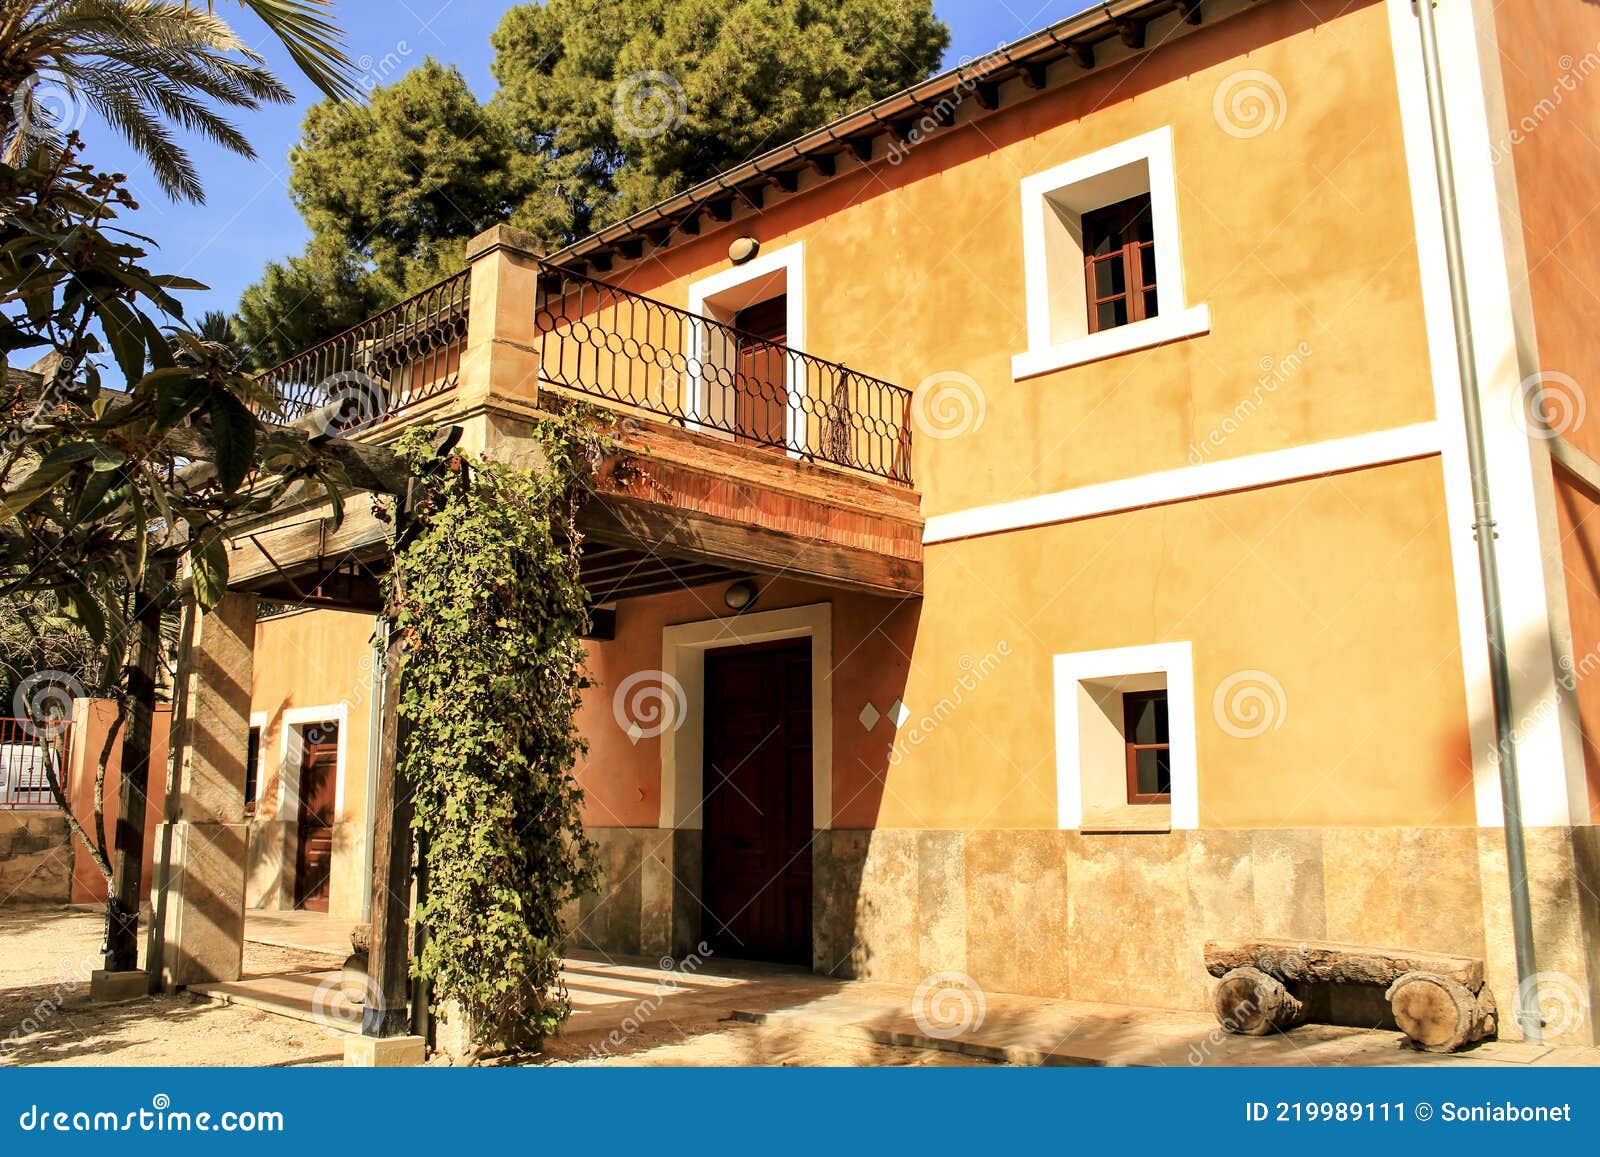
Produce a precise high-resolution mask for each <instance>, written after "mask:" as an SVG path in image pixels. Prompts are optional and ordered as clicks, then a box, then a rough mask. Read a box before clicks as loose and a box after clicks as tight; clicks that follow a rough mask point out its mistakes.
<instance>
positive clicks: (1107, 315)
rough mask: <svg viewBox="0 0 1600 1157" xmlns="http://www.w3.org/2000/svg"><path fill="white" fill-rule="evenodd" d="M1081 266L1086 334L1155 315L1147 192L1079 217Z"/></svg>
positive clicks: (1153, 246)
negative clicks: (1086, 320)
mask: <svg viewBox="0 0 1600 1157" xmlns="http://www.w3.org/2000/svg"><path fill="white" fill-rule="evenodd" d="M1083 264H1084V272H1085V277H1086V280H1085V290H1084V292H1085V294H1086V295H1087V297H1088V305H1089V332H1090V333H1099V332H1100V331H1101V330H1105V329H1114V328H1115V327H1116V326H1119V325H1127V324H1128V323H1129V322H1130V321H1144V320H1145V319H1146V318H1151V317H1155V316H1156V315H1157V304H1158V303H1157V301H1156V238H1155V230H1154V229H1153V228H1152V227H1151V224H1150V194H1149V193H1140V194H1139V195H1138V196H1136V197H1129V198H1128V199H1127V200H1126V201H1118V202H1117V203H1116V204H1115V205H1107V206H1106V207H1105V208H1104V209H1095V210H1094V211H1093V212H1089V213H1085V214H1084V215H1083Z"/></svg>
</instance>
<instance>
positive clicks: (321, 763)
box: [294, 723, 339, 912]
mask: <svg viewBox="0 0 1600 1157" xmlns="http://www.w3.org/2000/svg"><path fill="white" fill-rule="evenodd" d="M303 734H304V740H303V743H302V746H301V755H300V812H299V815H298V816H297V817H296V824H295V826H296V829H297V833H298V835H299V839H298V840H297V841H296V844H295V847H296V849H297V850H296V852H295V865H294V906H295V907H296V908H306V909H309V910H310V911H313V912H326V911H327V910H328V877H329V875H330V874H331V873H332V870H333V818H334V817H333V803H334V792H335V789H336V787H337V783H338V768H339V725H338V724H337V723H315V724H312V725H311V726H309V727H307V728H306V729H305V731H304V733H303Z"/></svg>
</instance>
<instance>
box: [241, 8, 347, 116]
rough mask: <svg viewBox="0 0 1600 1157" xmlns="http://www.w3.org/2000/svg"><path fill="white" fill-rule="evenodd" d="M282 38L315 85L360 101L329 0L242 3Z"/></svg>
mask: <svg viewBox="0 0 1600 1157" xmlns="http://www.w3.org/2000/svg"><path fill="white" fill-rule="evenodd" d="M239 2H240V3H241V4H243V5H244V6H245V7H246V8H248V9H249V10H250V11H251V12H253V13H255V15H256V19H258V20H260V21H261V23H263V24H265V25H266V26H267V28H268V30H269V31H270V32H271V33H272V34H273V35H274V36H276V37H277V38H278V40H279V42H280V43H282V45H283V47H284V49H285V50H286V51H287V52H288V53H289V58H290V59H291V60H293V61H294V62H295V65H296V66H297V67H298V68H299V69H300V71H301V72H303V73H305V75H306V77H307V79H309V80H310V81H311V83H312V84H314V85H316V86H317V87H318V88H320V89H321V90H322V91H323V93H324V94H326V95H327V96H330V97H333V98H334V99H335V100H359V99H360V97H361V91H360V89H358V88H357V87H356V84H355V78H356V68H355V65H354V64H352V63H351V62H350V58H349V56H347V55H346V54H345V51H344V41H343V37H342V36H341V34H340V32H339V28H338V25H336V24H334V23H333V21H331V20H329V19H328V18H327V17H326V16H325V15H323V14H324V13H325V12H327V11H328V8H329V0H239Z"/></svg>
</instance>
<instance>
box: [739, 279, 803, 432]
mask: <svg viewBox="0 0 1600 1157" xmlns="http://www.w3.org/2000/svg"><path fill="white" fill-rule="evenodd" d="M733 328H734V329H736V330H738V331H739V334H740V337H739V354H738V362H737V364H736V366H735V370H736V373H735V375H734V395H733V406H734V412H733V434H734V440H735V441H737V442H751V443H755V444H757V445H762V446H768V447H773V448H781V447H784V446H787V445H788V435H789V390H788V386H787V382H788V374H789V364H788V363H789V358H788V355H787V351H786V350H785V348H784V345H783V343H784V342H785V341H786V340H788V328H789V298H788V296H787V295H779V296H778V297H773V298H769V299H768V300H766V301H762V302H758V303H757V304H755V305H752V306H750V307H749V308H747V309H741V310H740V311H739V312H738V313H736V314H735V315H734V318H733Z"/></svg>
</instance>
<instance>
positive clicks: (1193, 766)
mask: <svg viewBox="0 0 1600 1157" xmlns="http://www.w3.org/2000/svg"><path fill="white" fill-rule="evenodd" d="M1156 676H1159V677H1160V678H1161V682H1162V684H1164V686H1165V687H1166V692H1167V731H1168V741H1169V744H1170V746H1169V748H1168V760H1169V766H1170V769H1171V773H1172V800H1171V803H1170V804H1169V805H1166V806H1163V805H1161V804H1128V803H1127V802H1126V801H1127V796H1126V794H1123V795H1122V797H1121V799H1120V801H1113V800H1110V799H1095V800H1088V799H1085V784H1086V781H1089V780H1091V779H1092V778H1093V777H1092V776H1086V775H1085V768H1084V751H1083V738H1084V736H1085V734H1086V732H1087V725H1088V722H1089V721H1086V720H1085V718H1084V706H1085V699H1086V698H1087V697H1088V695H1089V689H1088V688H1086V687H1085V686H1084V684H1085V683H1091V684H1093V683H1106V682H1112V681H1118V680H1123V681H1127V682H1129V683H1131V684H1133V685H1132V686H1129V687H1127V689H1128V690H1144V689H1150V686H1151V684H1150V683H1148V682H1146V683H1144V685H1142V686H1141V685H1139V684H1140V682H1141V681H1144V680H1148V679H1149V678H1151V677H1156ZM1055 695H1056V820H1057V823H1058V825H1059V826H1060V827H1062V828H1063V829H1070V830H1077V829H1079V828H1083V827H1084V826H1085V824H1084V817H1085V814H1086V813H1093V812H1094V811H1097V810H1100V809H1105V810H1108V811H1110V810H1114V811H1117V812H1119V813H1120V814H1122V815H1123V816H1125V817H1127V818H1130V819H1138V818H1139V816H1140V813H1143V816H1144V817H1146V818H1147V819H1148V820H1150V821H1159V819H1161V818H1165V819H1166V820H1167V822H1166V823H1165V824H1159V826H1158V827H1157V830H1160V829H1161V828H1166V827H1170V828H1171V829H1172V830H1187V829H1192V828H1197V827H1199V826H1200V798H1199V771H1198V761H1197V758H1196V748H1195V714H1194V648H1193V646H1192V644H1190V643H1187V642H1183V643H1152V644H1148V645H1145V646H1138V647H1115V648H1112V649H1110V650H1104V651H1077V652H1073V653H1070V654H1064V655H1057V656H1056V657H1055ZM1091 709H1093V708H1092V706H1091ZM1122 754H1123V753H1122V752H1121V751H1119V752H1118V758H1119V759H1120V758H1121V757H1122ZM1101 770H1102V771H1104V770H1105V769H1101ZM1116 780H1117V782H1118V783H1119V784H1121V785H1123V791H1124V793H1125V791H1126V784H1127V778H1126V765H1125V764H1120V765H1119V767H1118V769H1117V776H1116ZM1163 812H1164V813H1166V814H1165V816H1163V815H1162V813H1163Z"/></svg>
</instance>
